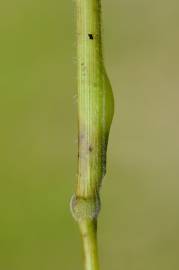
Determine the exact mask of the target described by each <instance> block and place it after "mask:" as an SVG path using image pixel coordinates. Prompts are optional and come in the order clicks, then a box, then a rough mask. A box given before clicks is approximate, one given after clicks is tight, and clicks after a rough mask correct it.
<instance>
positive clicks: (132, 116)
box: [0, 0, 179, 270]
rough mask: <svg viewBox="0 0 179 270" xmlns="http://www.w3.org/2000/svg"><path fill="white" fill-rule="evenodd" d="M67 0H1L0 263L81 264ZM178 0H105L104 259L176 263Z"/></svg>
mask: <svg viewBox="0 0 179 270" xmlns="http://www.w3.org/2000/svg"><path fill="white" fill-rule="evenodd" d="M73 9H74V3H73V2H72V1H59V0H58V1H57V0H44V1H41V0H26V1H23V0H1V2H0V269H2V270H24V269H25V270H32V269H33V270H40V269H43V270H52V269H53V270H59V269H60V270H61V269H65V270H71V269H78V270H82V269H83V268H82V251H81V242H80V237H79V232H78V228H77V225H76V224H75V222H74V221H73V220H72V218H71V215H70V212H69V200H70V196H71V194H72V193H73V190H74V187H75V181H76V167H77V164H76V152H77V144H76V138H77V129H76V125H77V124H76V123H77V116H76V102H77V101H76V96H75V95H76V80H75V62H76V59H75V53H76V51H75V25H74V23H75V20H74V10H73ZM178 14H179V3H178V1H176V0H170V1H162V0H145V1H144V0H135V1H134V0H119V1H116V0H110V1H108V0H103V33H104V52H105V62H106V66H107V70H108V73H109V75H110V78H111V82H112V85H113V89H114V95H115V100H116V102H115V103H116V109H115V118H114V121H113V126H112V130H111V135H110V144H109V151H108V174H107V176H106V177H105V180H104V183H103V192H102V201H103V208H102V211H101V215H100V220H99V247H100V258H101V267H102V268H101V269H103V270H107V269H110V270H120V269H122V270H144V269H145V270H170V269H172V270H178V269H179V256H178V251H179V195H178V194H179V164H178V161H179V124H178V118H179V117H178V115H179V106H178V104H179V74H178V70H179V54H178V48H179V35H178V28H179V16H178Z"/></svg>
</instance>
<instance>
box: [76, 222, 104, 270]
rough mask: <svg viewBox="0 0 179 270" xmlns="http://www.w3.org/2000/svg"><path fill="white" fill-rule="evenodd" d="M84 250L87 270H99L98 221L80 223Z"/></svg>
mask: <svg viewBox="0 0 179 270" xmlns="http://www.w3.org/2000/svg"><path fill="white" fill-rule="evenodd" d="M79 226H80V231H81V236H82V241H83V248H84V260H85V270H99V259H98V248H97V222H96V220H89V219H88V220H83V221H81V222H80V223H79Z"/></svg>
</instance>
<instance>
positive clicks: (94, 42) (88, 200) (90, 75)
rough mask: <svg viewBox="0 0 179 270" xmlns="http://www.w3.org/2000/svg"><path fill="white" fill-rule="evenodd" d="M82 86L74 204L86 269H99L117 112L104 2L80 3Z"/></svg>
mask: <svg viewBox="0 0 179 270" xmlns="http://www.w3.org/2000/svg"><path fill="white" fill-rule="evenodd" d="M76 18H77V67H78V74H77V83H78V180H77V186H76V192H75V195H74V196H73V198H72V201H71V209H72V214H73V217H74V218H75V220H76V221H77V222H78V224H79V226H80V231H81V234H82V239H83V243H84V253H85V270H98V269H99V263H98V258H97V257H98V255H97V239H96V228H97V217H98V214H99V210H100V197H99V190H100V187H101V183H102V179H103V177H104V175H105V173H106V151H107V144H108V136H109V131H110V126H111V122H112V118H113V112H114V100H113V94H112V89H111V85H110V82H109V80H108V77H107V75H106V72H105V68H104V63H103V54H102V41H101V1H100V0H76Z"/></svg>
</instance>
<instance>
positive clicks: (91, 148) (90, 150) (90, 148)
mask: <svg viewBox="0 0 179 270" xmlns="http://www.w3.org/2000/svg"><path fill="white" fill-rule="evenodd" d="M88 149H89V152H90V153H91V152H92V151H93V147H92V145H90V146H89V148H88Z"/></svg>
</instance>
